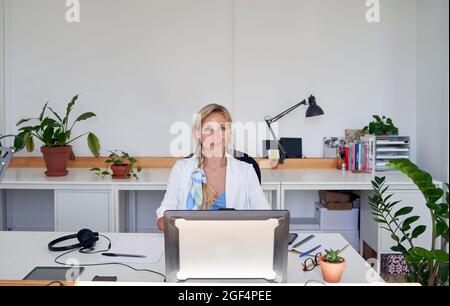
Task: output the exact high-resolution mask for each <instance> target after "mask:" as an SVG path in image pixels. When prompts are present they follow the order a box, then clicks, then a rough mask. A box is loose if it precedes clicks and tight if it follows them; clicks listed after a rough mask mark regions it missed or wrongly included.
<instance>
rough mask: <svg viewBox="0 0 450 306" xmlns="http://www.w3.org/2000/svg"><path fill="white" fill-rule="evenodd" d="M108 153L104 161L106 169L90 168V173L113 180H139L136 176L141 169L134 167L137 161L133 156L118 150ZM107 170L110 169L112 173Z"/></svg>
mask: <svg viewBox="0 0 450 306" xmlns="http://www.w3.org/2000/svg"><path fill="white" fill-rule="evenodd" d="M110 153H111V154H110V155H109V156H108V159H107V160H106V161H105V167H106V169H104V170H102V169H100V168H92V169H91V170H90V171H92V172H94V173H95V174H97V175H100V176H103V177H105V176H109V175H111V176H112V178H114V179H128V178H131V177H134V178H135V179H139V177H138V175H137V174H138V173H140V172H141V171H142V167H141V166H137V167H136V163H137V160H136V159H135V158H134V157H133V156H131V155H130V154H128V153H127V152H123V151H118V150H116V151H111V152H110ZM109 169H111V172H112V173H111V172H110V170H109Z"/></svg>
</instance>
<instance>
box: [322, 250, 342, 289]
mask: <svg viewBox="0 0 450 306" xmlns="http://www.w3.org/2000/svg"><path fill="white" fill-rule="evenodd" d="M347 247H348V246H347ZM347 247H345V248H343V249H341V250H325V255H324V256H322V257H320V258H319V265H320V269H321V270H322V275H323V279H324V280H325V281H326V282H327V283H339V282H340V281H341V279H342V273H343V272H344V269H345V259H344V258H342V257H341V256H340V254H341V253H342V252H343V251H344V250H345V249H346V248H347Z"/></svg>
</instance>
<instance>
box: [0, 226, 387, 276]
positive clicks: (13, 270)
mask: <svg viewBox="0 0 450 306" xmlns="http://www.w3.org/2000/svg"><path fill="white" fill-rule="evenodd" d="M62 235H65V234H64V233H42V232H41V233H34V232H25V233H10V232H0V242H1V243H2V248H1V249H0V280H8V281H14V280H22V279H23V278H24V277H25V276H26V275H27V274H28V273H29V272H30V271H31V270H32V269H33V268H34V267H37V266H50V267H54V266H58V265H57V264H55V262H54V259H55V258H56V256H58V255H59V254H60V253H52V252H49V251H48V249H47V243H48V242H49V241H51V240H53V239H55V238H57V237H60V236H62ZM106 236H107V237H109V238H110V239H111V241H112V243H113V244H114V242H115V241H117V239H119V238H124V237H144V236H145V237H162V235H161V234H150V235H149V234H117V233H112V234H106ZM301 237H303V236H301ZM316 237H317V238H316V239H317V241H320V242H321V243H323V244H324V245H326V241H330V240H331V241H335V242H338V244H341V245H342V246H345V245H346V244H347V242H346V241H345V239H344V238H342V236H340V235H336V234H317V235H316ZM299 239H300V238H299ZM106 246H107V242H106V240H104V239H101V240H100V242H99V244H98V245H97V249H100V248H102V247H103V248H104V247H106ZM100 256H101V255H99V254H95V255H84V254H80V253H78V252H74V253H71V254H70V255H68V256H67V257H68V258H71V257H72V258H77V259H78V260H79V262H80V263H100V262H101V261H100V260H99V257H100ZM342 256H343V257H344V258H345V259H346V260H347V268H346V270H345V272H344V274H343V278H342V283H349V284H350V283H373V282H374V281H382V280H380V278H379V276H378V275H377V274H376V272H375V271H374V270H373V269H371V268H370V266H369V265H368V264H367V263H366V262H365V261H364V260H363V259H362V257H361V256H359V254H358V253H357V252H356V250H354V249H353V248H351V247H349V248H347V249H346V250H345V251H344V252H343V253H342ZM66 259H67V258H66ZM61 260H64V258H61ZM303 260H304V259H300V258H298V256H296V255H295V254H293V253H290V254H289V258H288V283H291V284H304V283H306V282H308V281H310V280H315V281H323V278H322V275H321V272H320V268H319V267H317V268H316V269H315V270H314V271H312V272H303V271H302V269H301V263H302V262H303ZM131 266H133V267H134V268H140V269H151V270H155V271H158V272H161V273H163V274H164V267H165V264H164V255H163V256H162V258H161V259H160V261H159V262H158V263H157V264H148V265H142V264H131ZM96 275H107V276H117V277H118V281H119V282H161V277H160V276H158V275H154V274H150V273H147V272H135V271H133V270H131V269H128V268H126V267H122V266H117V265H111V266H100V267H86V268H85V270H84V272H83V273H82V275H81V281H90V280H92V278H94V276H96Z"/></svg>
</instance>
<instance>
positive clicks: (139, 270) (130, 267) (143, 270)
mask: <svg viewBox="0 0 450 306" xmlns="http://www.w3.org/2000/svg"><path fill="white" fill-rule="evenodd" d="M99 236H101V237H104V238H106V239H107V240H108V241H109V246H108V249H107V250H102V251H94V252H86V250H89V249H85V248H79V249H74V250H70V251H68V252H65V253H63V254H61V255H59V256H58V257H56V258H55V263H56V264H58V265H62V266H66V267H73V268H79V267H99V266H111V265H116V266H123V267H126V268H129V269H131V270H133V271H136V272H148V273H152V274H156V275H159V276H161V277H162V278H163V282H164V283H165V282H166V281H167V278H166V276H165V275H164V274H162V273H159V272H157V271H153V270H149V269H137V268H134V267H132V266H130V265H127V264H124V263H119V262H117V263H116V262H108V263H100V264H81V265H68V264H66V263H64V262H60V261H59V259H60V258H61V257H64V256H66V255H68V254H70V253H72V252H75V251H77V250H78V252H79V253H81V254H87V255H90V254H97V253H101V252H107V251H109V250H110V248H111V240H110V239H109V238H108V237H106V236H103V235H99Z"/></svg>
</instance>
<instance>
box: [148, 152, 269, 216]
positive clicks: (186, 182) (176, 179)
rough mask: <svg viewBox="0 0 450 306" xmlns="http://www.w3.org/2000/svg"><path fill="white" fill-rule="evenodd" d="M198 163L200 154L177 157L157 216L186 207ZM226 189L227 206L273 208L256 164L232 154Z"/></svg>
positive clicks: (227, 172) (229, 161)
mask: <svg viewBox="0 0 450 306" xmlns="http://www.w3.org/2000/svg"><path fill="white" fill-rule="evenodd" d="M197 165H198V159H197V157H192V158H189V159H183V160H179V161H177V163H176V164H175V166H174V167H173V168H172V172H171V174H170V177H169V182H168V184H167V192H166V195H165V196H164V200H163V201H162V203H161V206H160V207H159V208H158V209H157V210H156V215H157V217H158V219H159V218H161V217H163V216H164V212H165V211H167V210H187V207H186V202H187V197H188V194H189V192H190V190H191V174H192V172H193V170H194V169H195V168H197ZM225 192H226V205H227V208H234V209H236V210H269V209H270V205H269V203H268V202H267V199H266V197H265V195H264V193H263V190H262V188H261V185H260V184H259V180H258V176H257V175H256V172H255V169H253V166H252V165H251V164H248V163H245V162H242V161H240V160H237V159H235V158H234V157H232V156H231V155H227V170H226V189H225Z"/></svg>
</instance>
